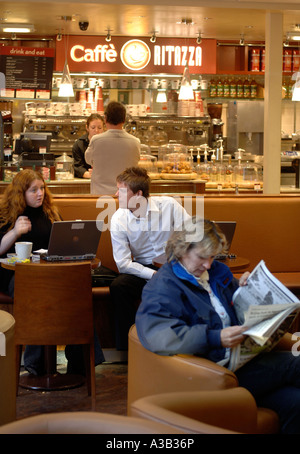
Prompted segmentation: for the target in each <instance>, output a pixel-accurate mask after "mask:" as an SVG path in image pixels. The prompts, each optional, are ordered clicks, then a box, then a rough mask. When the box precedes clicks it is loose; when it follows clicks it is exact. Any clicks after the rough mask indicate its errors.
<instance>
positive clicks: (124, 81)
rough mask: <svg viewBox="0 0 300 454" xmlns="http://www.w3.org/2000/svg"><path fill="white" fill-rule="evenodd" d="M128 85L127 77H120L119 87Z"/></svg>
mask: <svg viewBox="0 0 300 454" xmlns="http://www.w3.org/2000/svg"><path fill="white" fill-rule="evenodd" d="M127 87H128V79H121V88H127Z"/></svg>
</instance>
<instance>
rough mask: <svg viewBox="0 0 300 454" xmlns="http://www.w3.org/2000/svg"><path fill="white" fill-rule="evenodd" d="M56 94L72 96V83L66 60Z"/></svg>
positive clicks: (66, 96) (64, 96) (65, 96)
mask: <svg viewBox="0 0 300 454" xmlns="http://www.w3.org/2000/svg"><path fill="white" fill-rule="evenodd" d="M58 96H59V97H63V98H69V97H70V96H74V90H73V83H72V79H71V74H70V70H69V65H68V61H67V60H66V61H65V66H64V70H63V74H62V78H61V84H60V87H59V91H58Z"/></svg>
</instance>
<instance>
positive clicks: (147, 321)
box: [136, 218, 300, 433]
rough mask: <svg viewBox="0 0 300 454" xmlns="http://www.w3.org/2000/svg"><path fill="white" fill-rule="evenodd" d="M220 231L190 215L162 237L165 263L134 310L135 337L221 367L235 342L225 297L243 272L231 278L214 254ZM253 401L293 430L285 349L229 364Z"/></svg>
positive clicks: (297, 373) (220, 247)
mask: <svg viewBox="0 0 300 454" xmlns="http://www.w3.org/2000/svg"><path fill="white" fill-rule="evenodd" d="M225 250H226V238H225V236H224V234H223V233H222V232H221V231H220V229H219V228H218V227H217V226H216V224H215V223H214V222H211V221H209V220H204V221H203V220H196V219H194V218H193V219H192V220H191V222H190V223H189V224H188V223H186V224H185V226H184V229H183V230H182V231H177V232H174V233H173V234H172V236H171V237H170V239H169V241H168V243H167V246H166V254H167V259H168V261H167V263H166V264H165V265H163V267H162V268H161V269H160V270H159V271H158V272H157V273H156V274H155V276H153V278H152V279H151V280H150V281H149V282H148V283H147V284H146V286H145V287H144V291H143V295H142V302H141V305H140V307H139V309H138V311H137V315H136V327H137V332H138V335H139V339H140V341H141V343H142V344H143V346H144V347H145V348H147V349H148V350H150V351H152V352H155V353H157V354H160V355H174V354H178V353H181V354H195V355H199V356H203V357H205V358H208V359H210V360H212V361H214V362H216V363H218V364H220V365H223V366H225V367H228V365H229V360H230V352H231V350H232V349H233V348H234V347H236V346H238V345H239V344H241V343H242V341H244V340H245V338H246V336H245V334H243V333H244V331H245V330H246V329H247V327H246V326H244V325H241V324H240V323H239V321H238V318H237V315H236V312H235V309H234V305H233V304H232V297H233V294H234V292H235V291H236V290H237V289H238V288H239V286H243V285H247V277H248V276H249V273H245V274H244V275H243V276H242V277H241V278H240V280H239V281H238V280H237V279H235V278H234V277H233V275H232V273H231V271H230V269H229V268H228V267H227V266H226V265H225V264H223V263H221V262H218V261H214V257H215V256H216V255H217V254H219V253H221V252H224V251H225ZM236 375H237V377H238V380H239V384H240V386H243V387H245V388H247V389H248V390H249V391H250V392H251V393H252V395H253V396H254V398H255V399H256V401H257V404H258V405H259V406H263V407H266V408H270V409H273V410H274V411H276V412H277V414H278V415H279V419H280V424H281V432H282V433H300V358H299V356H294V355H293V354H292V352H291V351H284V352H281V351H270V352H268V353H261V354H259V355H257V356H256V357H255V358H253V359H252V360H251V361H249V362H248V363H247V364H245V365H243V366H242V367H240V368H239V369H238V370H237V371H236Z"/></svg>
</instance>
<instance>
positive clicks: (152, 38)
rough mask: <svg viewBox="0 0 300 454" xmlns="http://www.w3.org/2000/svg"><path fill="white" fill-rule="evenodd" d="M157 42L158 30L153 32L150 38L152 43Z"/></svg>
mask: <svg viewBox="0 0 300 454" xmlns="http://www.w3.org/2000/svg"><path fill="white" fill-rule="evenodd" d="M155 42H156V32H152V36H151V38H150V43H155Z"/></svg>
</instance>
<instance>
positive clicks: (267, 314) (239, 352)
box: [228, 260, 300, 371]
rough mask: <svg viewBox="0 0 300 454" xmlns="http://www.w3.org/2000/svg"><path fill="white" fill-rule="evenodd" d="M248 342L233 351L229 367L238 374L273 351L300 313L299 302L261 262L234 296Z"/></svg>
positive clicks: (239, 318)
mask: <svg viewBox="0 0 300 454" xmlns="http://www.w3.org/2000/svg"><path fill="white" fill-rule="evenodd" d="M233 305H234V308H235V311H236V314H237V317H238V320H239V323H240V324H241V325H245V327H246V330H245V331H244V334H245V335H247V337H246V338H245V340H244V341H243V342H242V343H241V344H240V345H238V346H237V347H235V348H233V349H231V354H230V362H229V366H228V368H229V369H230V370H232V371H236V370H237V369H239V368H240V367H241V366H243V365H244V364H246V363H247V362H248V361H250V360H251V359H252V358H253V357H254V356H256V355H257V354H259V353H261V352H263V351H269V350H271V349H272V348H273V347H274V346H275V345H276V343H277V342H279V340H280V339H281V337H282V336H283V335H284V334H285V333H286V332H287V331H288V330H289V328H290V326H291V324H292V323H293V321H294V319H295V317H296V316H297V314H298V312H299V310H300V301H299V299H298V298H297V297H296V296H295V295H294V294H293V293H292V292H290V290H289V289H287V288H286V287H285V286H284V285H283V284H282V283H281V282H280V281H279V280H278V279H276V278H275V276H273V275H272V273H270V271H269V270H268V268H267V267H266V265H265V262H264V261H263V260H261V261H260V262H259V264H258V265H257V266H256V267H255V268H254V270H253V271H252V273H251V274H250V276H249V277H248V279H247V285H245V286H242V287H239V288H238V290H237V291H236V292H235V293H234V295H233Z"/></svg>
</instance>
